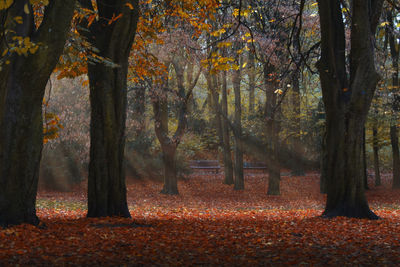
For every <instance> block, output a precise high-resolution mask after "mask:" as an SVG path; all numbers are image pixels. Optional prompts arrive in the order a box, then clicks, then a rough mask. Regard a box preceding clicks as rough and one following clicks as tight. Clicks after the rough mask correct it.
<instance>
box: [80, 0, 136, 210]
mask: <svg viewBox="0 0 400 267" xmlns="http://www.w3.org/2000/svg"><path fill="white" fill-rule="evenodd" d="M92 2H93V1H89V0H81V3H82V6H83V7H85V8H88V9H90V10H93V11H95V9H96V8H97V12H98V19H95V20H92V21H90V20H88V32H84V31H83V32H82V33H83V34H84V35H85V36H86V37H87V39H88V41H89V42H90V43H91V45H92V46H93V47H95V48H96V49H97V50H98V55H99V56H100V57H102V58H104V59H107V60H109V61H111V62H112V64H107V63H105V62H89V64H88V76H89V87H90V104H91V122H90V137H91V140H90V162H89V179H88V213H87V216H88V217H102V216H122V217H130V213H129V210H128V205H127V202H126V184H125V170H124V150H125V121H126V108H127V74H128V58H129V54H130V50H131V47H132V44H133V41H134V38H135V33H136V26H137V22H138V18H139V5H138V2H139V1H138V0H131V1H122V0H120V1H96V4H97V6H96V7H94V6H92Z"/></svg>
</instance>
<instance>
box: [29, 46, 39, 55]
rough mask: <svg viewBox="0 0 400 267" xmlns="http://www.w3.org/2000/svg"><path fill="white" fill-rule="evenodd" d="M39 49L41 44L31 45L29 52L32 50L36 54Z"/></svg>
mask: <svg viewBox="0 0 400 267" xmlns="http://www.w3.org/2000/svg"><path fill="white" fill-rule="evenodd" d="M38 49H39V46H38V45H36V46H34V47H30V48H29V52H30V53H31V54H35V53H36V52H37V51H38Z"/></svg>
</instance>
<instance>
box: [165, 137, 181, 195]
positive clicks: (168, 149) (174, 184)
mask: <svg viewBox="0 0 400 267" xmlns="http://www.w3.org/2000/svg"><path fill="white" fill-rule="evenodd" d="M162 147H163V149H162V150H163V163H164V186H163V189H162V190H161V193H162V194H166V195H178V194H179V191H178V178H177V172H176V157H175V154H176V153H175V152H176V146H175V145H174V144H162Z"/></svg>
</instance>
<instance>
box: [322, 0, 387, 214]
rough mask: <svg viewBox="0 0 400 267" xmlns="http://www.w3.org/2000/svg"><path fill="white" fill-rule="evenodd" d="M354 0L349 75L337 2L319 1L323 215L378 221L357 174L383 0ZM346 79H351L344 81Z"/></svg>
mask: <svg viewBox="0 0 400 267" xmlns="http://www.w3.org/2000/svg"><path fill="white" fill-rule="evenodd" d="M368 2H369V5H366V4H365V1H364V0H353V2H352V3H353V6H352V27H351V29H352V31H351V53H350V55H351V57H350V73H347V72H346V54H345V51H346V49H345V41H346V38H345V31H344V24H343V14H342V8H341V3H340V1H324V0H318V7H319V15H320V24H321V59H320V61H319V62H318V64H317V67H318V70H319V74H320V79H321V87H322V93H323V100H324V104H325V113H326V131H327V132H326V134H327V135H326V145H325V146H324V149H325V151H324V153H326V158H325V157H324V160H326V162H325V163H324V164H323V167H324V168H327V170H326V172H325V174H326V182H327V192H328V195H327V202H326V207H325V211H324V213H323V216H325V217H335V216H346V217H355V218H369V219H377V218H378V217H377V216H376V215H375V214H374V213H373V212H372V211H371V210H370V209H369V206H368V203H367V200H366V198H365V188H364V181H363V175H362V167H363V166H362V165H363V164H362V161H361V158H362V157H361V151H362V136H363V129H364V123H365V120H366V117H367V113H368V110H369V107H370V105H371V101H372V98H373V95H374V92H375V88H376V84H377V82H378V80H379V76H378V74H377V72H376V70H375V62H374V60H375V59H374V47H373V43H372V41H371V40H373V35H374V33H375V29H376V26H377V22H378V19H377V18H379V14H380V10H381V9H382V4H383V1H380V0H377V1H375V0H371V1H368ZM348 77H349V78H350V79H348Z"/></svg>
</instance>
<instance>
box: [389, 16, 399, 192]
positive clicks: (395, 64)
mask: <svg viewBox="0 0 400 267" xmlns="http://www.w3.org/2000/svg"><path fill="white" fill-rule="evenodd" d="M387 20H388V21H389V26H390V28H391V30H390V31H388V35H389V47H390V54H391V56H392V68H393V74H392V86H393V88H394V90H395V91H394V94H393V100H392V101H393V102H392V108H393V111H394V112H399V110H400V96H399V91H400V90H399V48H398V45H397V38H396V37H395V36H394V31H395V29H394V22H393V15H392V11H391V10H388V11H387ZM391 121H392V122H391V125H390V141H391V145H392V158H393V185H392V187H393V188H400V152H399V135H398V130H397V125H396V120H395V119H392V120H391Z"/></svg>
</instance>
